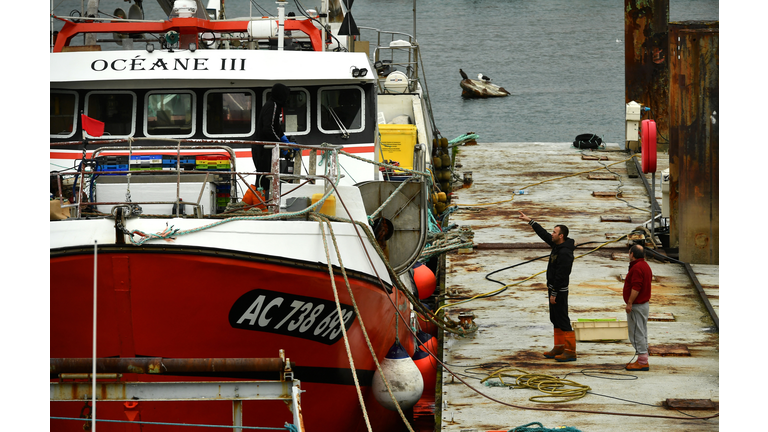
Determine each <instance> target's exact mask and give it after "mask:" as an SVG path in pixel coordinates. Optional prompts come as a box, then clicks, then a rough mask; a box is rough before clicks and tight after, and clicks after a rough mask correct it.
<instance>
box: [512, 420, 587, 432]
mask: <svg viewBox="0 0 768 432" xmlns="http://www.w3.org/2000/svg"><path fill="white" fill-rule="evenodd" d="M531 425H538V426H536V427H529V426H531ZM507 432H581V430H579V429H576V428H574V427H570V426H558V427H555V428H552V429H549V428H545V427H544V426H542V424H541V423H539V422H532V423H528V424H524V425H522V426H517V427H516V428H514V429H510V430H508V431H507Z"/></svg>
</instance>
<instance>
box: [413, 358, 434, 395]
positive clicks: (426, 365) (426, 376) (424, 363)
mask: <svg viewBox="0 0 768 432" xmlns="http://www.w3.org/2000/svg"><path fill="white" fill-rule="evenodd" d="M412 358H413V363H415V364H416V367H417V368H419V372H421V378H422V380H424V392H423V393H422V394H432V395H434V393H435V385H436V384H437V369H436V368H435V364H434V363H435V360H433V359H432V357H431V356H430V355H429V354H428V353H426V352H424V351H422V350H421V348H416V351H414V353H413V357H412Z"/></svg>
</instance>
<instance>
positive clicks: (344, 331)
mask: <svg viewBox="0 0 768 432" xmlns="http://www.w3.org/2000/svg"><path fill="white" fill-rule="evenodd" d="M312 218H313V219H315V220H318V221H319V222H320V232H321V233H322V237H323V246H324V247H325V262H326V263H327V264H328V274H329V276H330V279H331V287H332V288H333V299H334V301H335V302H336V312H337V313H338V315H339V327H341V332H342V334H343V335H344V348H345V349H346V350H347V359H348V360H349V367H350V369H351V370H352V379H353V380H354V381H355V389H356V390H357V397H358V399H359V401H360V408H361V409H362V410H363V418H364V419H365V425H366V427H367V428H368V431H372V429H371V421H370V419H369V418H368V411H367V410H366V409H365V400H364V399H363V392H362V391H361V390H360V382H359V381H358V379H357V372H356V370H355V361H354V360H353V359H352V349H351V348H350V347H349V337H348V336H347V328H346V326H345V325H344V317H343V314H342V311H341V304H340V302H339V294H338V292H337V290H336V278H335V277H334V276H333V265H332V264H331V253H330V251H329V249H328V240H326V238H325V228H324V227H323V222H324V221H323V219H322V218H320V217H318V216H315V215H312ZM326 221H327V219H326ZM327 224H328V228H329V229H330V228H331V223H330V222H327ZM331 235H333V234H331ZM335 244H336V239H335V238H334V247H335ZM336 255H337V257H338V260H339V266H340V267H341V272H342V274H343V275H344V281H345V282H346V281H347V274H346V271H344V264H343V263H342V262H341V254H340V253H339V250H338V248H336ZM355 314H356V315H357V318H358V320H360V321H361V323H362V318H361V317H360V311H358V310H357V306H355ZM375 357H376V356H374V358H375Z"/></svg>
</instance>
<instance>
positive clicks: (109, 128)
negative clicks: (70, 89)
mask: <svg viewBox="0 0 768 432" xmlns="http://www.w3.org/2000/svg"><path fill="white" fill-rule="evenodd" d="M135 112H136V95H135V94H133V93H131V92H91V93H88V94H87V95H86V97H85V115H87V116H88V117H90V118H92V119H94V120H98V121H100V122H103V123H104V135H103V136H110V137H125V136H131V135H133V132H134V128H133V125H134V113H135Z"/></svg>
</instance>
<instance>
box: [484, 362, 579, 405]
mask: <svg viewBox="0 0 768 432" xmlns="http://www.w3.org/2000/svg"><path fill="white" fill-rule="evenodd" d="M510 371H517V372H520V373H519V374H511V373H508V372H510ZM505 377H507V378H515V383H514V384H507V383H505V382H504V378H505ZM494 378H496V379H498V380H499V381H500V383H501V384H500V385H501V386H505V387H509V388H512V389H522V388H528V389H533V390H538V391H540V392H542V393H545V394H543V395H537V396H531V397H530V398H528V400H529V401H531V402H542V403H564V402H570V401H574V400H577V399H581V398H583V397H584V396H586V395H587V392H588V391H590V390H592V389H591V388H590V387H589V386H585V385H583V384H579V383H577V382H575V381H571V380H567V379H561V378H558V377H555V376H552V375H545V374H533V373H529V372H526V371H524V370H522V369H517V368H504V369H499V370H497V371H496V372H493V373H491V374H489V375H488V377H486V378H485V379H483V380H482V381H480V383H486V381H488V380H490V379H494ZM485 385H486V386H490V385H491V383H490V382H489V383H487V384H485ZM568 387H571V388H568ZM552 399H554V400H552Z"/></svg>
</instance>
